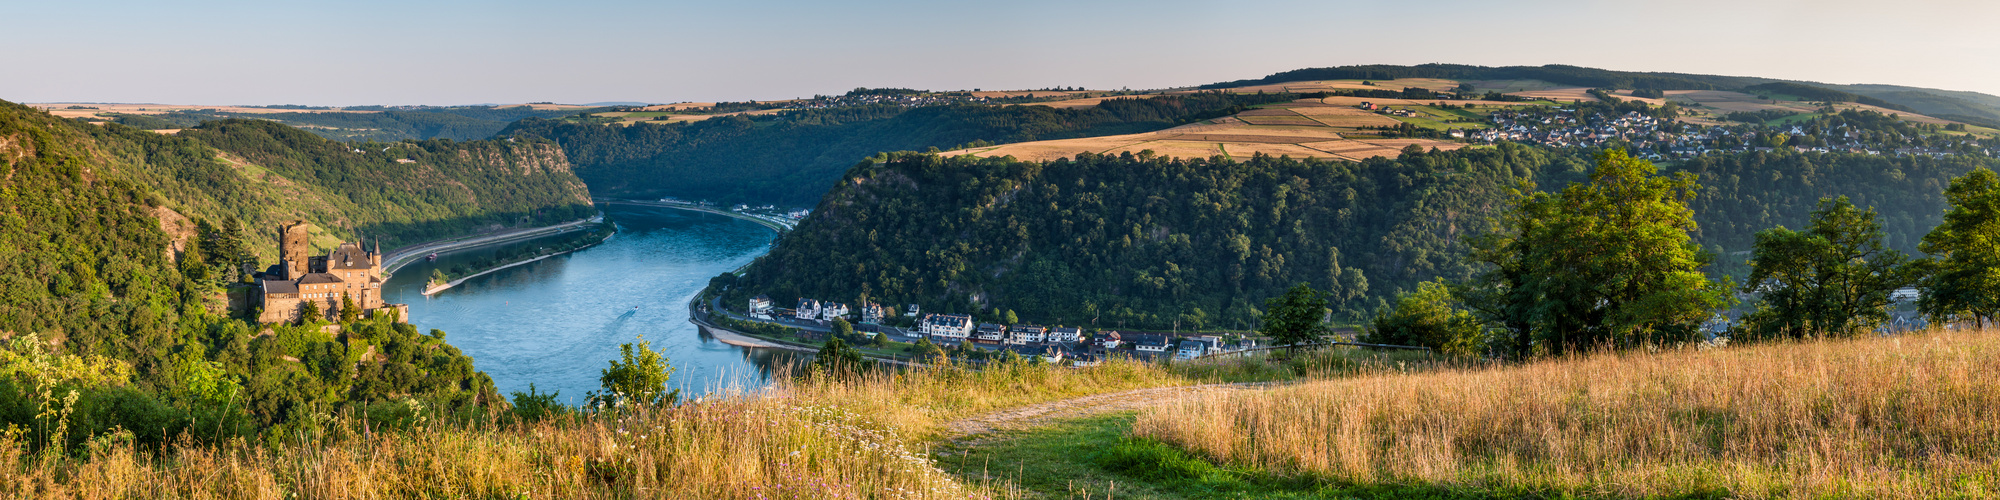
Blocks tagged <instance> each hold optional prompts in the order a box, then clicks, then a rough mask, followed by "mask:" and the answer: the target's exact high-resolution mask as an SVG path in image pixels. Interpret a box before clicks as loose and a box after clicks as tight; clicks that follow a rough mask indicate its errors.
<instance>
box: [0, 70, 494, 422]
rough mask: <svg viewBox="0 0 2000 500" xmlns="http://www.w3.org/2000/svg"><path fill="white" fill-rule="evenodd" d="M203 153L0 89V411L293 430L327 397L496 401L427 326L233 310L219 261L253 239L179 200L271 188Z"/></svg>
mask: <svg viewBox="0 0 2000 500" xmlns="http://www.w3.org/2000/svg"><path fill="white" fill-rule="evenodd" d="M307 137H310V136H307ZM314 139H317V138H314ZM214 154H215V153H214V151H212V150H209V149H207V148H206V146H204V145H202V144H201V143H200V142H197V141H194V140H192V139H188V138H171V137H158V136H157V135H156V134H152V133H150V132H137V133H136V134H135V133H133V132H132V129H128V128H123V127H120V128H116V129H103V128H100V127H98V126H96V125H88V124H82V123H79V122H76V121H72V120H65V119H58V118H54V117H51V116H49V115H47V114H45V113H42V112H40V111H35V110H31V109H29V108H26V107H22V106H18V105H14V104H12V103H0V166H4V167H5V168H6V172H7V175H5V176H0V293H4V294H5V297H6V298H5V300H0V361H5V362H4V363H0V367H5V369H6V371H5V372H0V426H8V427H11V428H17V429H24V430H26V431H27V435H26V437H27V439H28V442H30V443H33V444H34V445H36V446H37V447H41V446H46V445H53V444H57V443H67V444H66V445H64V448H69V447H74V446H76V445H77V444H78V443H79V442H81V441H82V440H83V439H85V438H87V437H89V436H94V435H102V434H105V433H106V432H109V431H112V430H113V429H123V431H122V432H125V433H128V434H126V435H127V436H129V438H130V439H134V440H137V441H138V442H140V443H142V444H148V445H157V444H160V443H162V442H163V441H165V440H167V439H170V438H177V437H178V436H181V435H182V431H187V433H188V434H187V435H188V436H189V437H193V438H195V439H201V440H210V439H216V440H219V439H227V438H231V437H235V436H255V435H256V433H257V432H258V431H259V430H260V429H264V428H270V427H272V426H279V427H283V426H294V427H290V429H292V431H288V432H278V433H272V434H268V436H290V437H292V438H306V437H310V434H309V433H311V432H318V431H319V428H318V426H317V423H316V422H317V421H316V420H315V419H317V418H325V417H326V416H327V415H332V414H335V413H338V412H345V411H355V412H362V413H369V414H371V415H379V417H370V418H371V419H372V420H374V421H375V422H376V423H377V424H378V425H388V426H392V427H393V426H406V425H409V424H410V423H411V420H410V419H411V418H412V417H413V416H414V415H415V414H416V413H415V408H417V407H424V406H427V407H430V408H434V409H441V410H445V411H448V412H449V411H471V409H472V408H474V407H475V406H477V405H479V404H491V403H495V402H497V401H499V400H498V399H497V397H498V396H497V394H495V393H494V389H493V386H492V381H491V380H490V379H489V378H487V377H486V376H485V375H484V374H480V373H477V372H475V371H473V370H472V362H471V359H470V358H467V357H465V356H463V355H461V354H460V353H459V351H458V350H457V349H454V348H452V347H451V346H448V345H445V344H444V343H443V336H444V335H443V333H442V332H435V331H433V332H432V334H431V335H421V334H419V333H418V331H417V329H416V328H415V327H413V326H411V325H408V324H391V323H390V322H389V321H388V318H380V319H374V320H363V319H350V318H343V322H344V325H343V326H344V328H342V329H340V330H338V331H339V332H341V333H340V334H339V335H337V336H336V335H335V334H334V333H332V332H333V331H336V330H331V329H328V328H322V326H325V325H321V324H305V325H275V326H273V325H261V326H260V325H255V324H253V323H250V322H247V321H245V320H242V319H238V318H236V317H232V315H230V314H229V313H228V312H227V309H226V308H225V307H223V306H224V304H225V302H226V301H225V300H224V299H223V295H224V291H225V289H226V287H228V286H229V285H230V283H231V282H232V281H234V280H233V279H231V278H232V275H233V272H231V269H232V268H233V267H234V264H235V262H236V259H238V258H239V257H240V256H241V253H240V252H241V251H242V249H244V247H245V246H266V245H267V244H268V242H267V241H265V239H264V238H262V237H260V236H251V235H245V234H243V233H240V232H237V231H231V230H228V228H225V227H219V226H218V225H216V224H213V223H210V222H209V221H208V220H197V221H190V220H188V219H187V218H185V217H183V215H182V214H184V213H199V212H203V211H210V212H208V214H209V215H211V216H236V217H237V218H243V219H247V218H250V216H252V215H255V214H251V213H240V212H235V211H234V210H237V209H239V208H242V207H243V206H242V205H240V204H238V203H242V202H244V201H245V200H251V201H254V200H258V199H264V198H258V197H257V195H255V194H253V193H263V194H266V195H270V194H272V193H269V191H270V190H271V187H270V186H269V185H268V184H266V183H258V184H254V185H247V186H246V185H245V182H244V181H243V179H242V178H240V177H231V173H232V172H234V171H233V170H232V169H231V167H218V165H216V164H214V163H212V160H209V158H211V157H212V156H213V155H214ZM296 159H298V160H299V161H301V162H306V161H308V160H309V158H303V157H300V158H296ZM318 180H319V179H317V178H299V179H296V180H289V179H288V180H284V181H283V182H282V184H286V185H293V186H301V187H304V186H309V185H311V184H310V183H315V182H317V181H318ZM155 183H158V184H157V185H158V186H159V187H160V188H159V189H155V188H154V185H155ZM274 196H278V197H283V196H284V194H283V193H277V194H275V195H274ZM197 208H198V209H197ZM251 208H255V207H251ZM340 216H341V215H339V214H329V215H328V217H340ZM357 216H358V215H357ZM252 234H256V233H252ZM71 417H74V418H71ZM58 421H64V422H66V423H64V424H63V425H54V424H53V423H54V422H58ZM274 439H275V438H274Z"/></svg>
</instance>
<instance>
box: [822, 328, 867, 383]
mask: <svg viewBox="0 0 2000 500" xmlns="http://www.w3.org/2000/svg"><path fill="white" fill-rule="evenodd" d="M865 368H867V365H865V364H863V363H862V362H861V351H858V350H855V349H854V347H853V346H850V345H847V342H846V341H843V340H840V337H834V338H831V339H827V340H826V344H824V345H821V346H820V348H819V354H818V355H816V356H813V369H814V371H816V372H820V373H825V374H829V375H834V376H848V375H853V374H856V373H860V372H861V371H862V370H863V369H865Z"/></svg>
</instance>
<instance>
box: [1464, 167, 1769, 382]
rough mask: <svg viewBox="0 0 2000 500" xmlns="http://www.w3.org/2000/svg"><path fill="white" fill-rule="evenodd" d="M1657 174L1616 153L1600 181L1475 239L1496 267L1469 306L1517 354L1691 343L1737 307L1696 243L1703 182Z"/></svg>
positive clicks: (1537, 201)
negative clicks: (1693, 206)
mask: <svg viewBox="0 0 2000 500" xmlns="http://www.w3.org/2000/svg"><path fill="white" fill-rule="evenodd" d="M1657 172H1658V170H1657V168H1655V167H1654V166H1653V164H1651V163H1648V162H1646V161H1643V160H1639V159H1635V158H1632V157H1631V156H1629V155H1627V154H1625V152H1624V151H1622V150H1611V151H1607V152H1604V153H1602V154H1600V155H1599V156H1598V161H1597V169H1596V170H1595V171H1593V172H1591V174H1590V182H1588V183H1578V184H1572V185H1570V186H1569V187H1566V188H1564V189H1563V190H1562V191H1559V192H1554V193H1548V192H1539V193H1534V194H1529V195H1525V196H1522V197H1520V198H1519V199H1518V201H1516V202H1515V206H1514V207H1513V208H1512V209H1511V210H1509V212H1508V213H1506V214H1505V215H1503V216H1502V218H1501V221H1500V222H1501V226H1502V229H1501V230H1500V231H1498V232H1495V233H1491V234H1488V235H1485V236H1482V237H1480V238H1478V239H1476V240H1475V241H1474V244H1473V247H1474V251H1473V254H1472V256H1471V258H1472V260H1474V261H1476V262H1481V263H1485V264H1487V265H1488V270H1487V271H1485V272H1483V273H1481V274H1480V275H1479V276H1478V278H1477V280H1476V281H1475V282H1474V284H1473V290H1470V291H1468V293H1467V294H1466V297H1465V298H1466V299H1467V301H1468V302H1469V303H1470V305H1471V306H1472V308H1473V309H1474V310H1476V311H1479V312H1480V314H1481V315H1483V316H1485V317H1486V319H1488V320H1489V321H1492V322H1493V323H1496V324H1497V325H1498V326H1499V327H1500V328H1501V329H1503V330H1504V331H1506V332H1507V334H1508V336H1507V338H1506V340H1505V342H1506V343H1507V344H1508V347H1509V348H1510V350H1511V351H1513V352H1514V353H1515V354H1516V355H1520V356H1526V355H1530V354H1534V353H1537V352H1540V353H1560V352H1567V351H1574V350H1579V349H1587V348H1592V347H1597V346H1612V347H1631V346H1637V345H1644V344H1653V343H1663V342H1675V341H1685V340H1689V339H1692V338H1693V337H1694V335H1695V333H1696V332H1697V330H1698V327H1699V325H1700V324H1701V322H1702V320H1704V319H1706V318H1707V317H1708V316H1709V315H1710V314H1711V313H1712V312H1713V311H1714V310H1715V309H1717V308H1719V307H1722V306H1723V305H1724V304H1726V302H1727V301H1728V300H1730V296H1729V294H1728V286H1727V285H1725V284H1722V283H1716V282H1712V281H1710V280H1709V279H1708V277H1707V276H1706V275H1705V274H1703V273H1702V272H1701V268H1702V266H1703V265H1705V264H1706V263H1707V260H1708V259H1709V256H1708V255H1707V254H1706V253H1704V252H1702V251H1701V250H1700V247H1698V246H1696V245H1694V244H1693V243H1692V242H1691V241H1690V238H1689V235H1688V234H1689V233H1690V232H1692V231H1694V229H1695V222H1694V217H1693V213H1692V212H1691V211H1689V210H1688V208H1687V201H1688V200H1689V199H1692V198H1693V197H1694V195H1695V192H1696V189H1697V187H1698V186H1697V185H1696V184H1695V175H1694V174H1692V173H1685V172H1683V173H1680V174H1677V175H1674V176H1657V175H1654V174H1655V173H1657Z"/></svg>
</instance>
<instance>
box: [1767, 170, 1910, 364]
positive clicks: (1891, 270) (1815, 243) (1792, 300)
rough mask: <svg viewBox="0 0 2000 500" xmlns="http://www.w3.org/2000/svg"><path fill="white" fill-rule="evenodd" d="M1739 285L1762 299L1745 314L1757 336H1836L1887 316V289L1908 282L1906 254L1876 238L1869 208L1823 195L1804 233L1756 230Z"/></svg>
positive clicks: (1878, 226)
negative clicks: (1746, 274) (1746, 273)
mask: <svg viewBox="0 0 2000 500" xmlns="http://www.w3.org/2000/svg"><path fill="white" fill-rule="evenodd" d="M1751 255H1752V257H1751V272H1750V279H1749V280H1747V281H1746V283H1745V284H1744V291H1746V292H1759V293H1761V295H1762V298H1763V301H1762V302H1760V303H1759V305H1758V310H1757V312H1756V313H1753V314H1751V315H1750V317H1749V318H1747V320H1748V323H1749V324H1750V326H1751V332H1752V334H1753V335H1757V336H1769V337H1786V338H1801V337H1810V336H1827V335H1842V334H1849V333H1853V332H1856V331H1859V330H1861V329H1864V328H1868V327H1871V326H1874V325H1876V324H1880V323H1881V322H1882V321H1884V320H1887V319H1888V312H1887V307H1888V306H1889V303H1890V301H1889V296H1890V294H1891V293H1892V292H1894V291H1895V290H1896V289H1897V288H1899V287H1902V286H1904V285H1908V284H1910V283H1911V282H1913V281H1914V276H1912V274H1911V270H1910V269H1911V267H1910V266H1909V258H1908V257H1906V256H1904V255H1903V253H1902V252H1898V251H1895V250H1891V249H1889V248H1888V247H1887V246H1885V245H1883V243H1882V223H1881V222H1880V221H1878V220H1877V219H1876V217H1875V211H1874V210H1873V209H1870V210H1861V209H1859V208H1856V207H1855V206H1854V204H1853V203H1850V202H1848V201H1847V197H1845V196H1842V197H1840V198H1838V199H1832V200H1829V199H1824V198H1822V199H1821V200H1820V203H1819V209H1818V210H1815V211H1813V215H1812V226H1811V227H1810V228H1808V229H1807V230H1806V231H1804V232H1799V231H1793V230H1790V229H1786V228H1784V227H1782V226H1781V227H1775V228H1771V229H1767V230H1764V231H1762V232H1759V233H1757V243H1756V246H1755V249H1754V250H1752V253H1751Z"/></svg>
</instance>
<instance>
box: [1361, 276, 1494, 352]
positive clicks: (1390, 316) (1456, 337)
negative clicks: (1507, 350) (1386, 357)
mask: <svg viewBox="0 0 2000 500" xmlns="http://www.w3.org/2000/svg"><path fill="white" fill-rule="evenodd" d="M1454 302H1455V299H1454V298H1453V297H1452V294H1451V289H1450V288H1449V287H1446V286H1445V284H1444V282H1442V281H1425V282H1422V283H1418V284H1417V291H1415V292H1410V293H1405V294H1402V295H1399V296H1397V297H1396V304H1395V307H1393V308H1386V309H1384V310H1382V311H1378V312H1376V313H1375V320H1374V321H1373V322H1371V323H1370V324H1369V326H1368V328H1367V333H1366V334H1365V335H1363V336H1362V341H1363V342H1368V343H1372V344H1392V345H1413V346H1422V347H1429V348H1431V349H1432V350H1435V351H1438V352H1443V353H1447V354H1451V355H1455V356H1476V355H1478V354H1479V352H1480V350H1481V348H1482V347H1483V345H1482V344H1483V343H1484V342H1483V341H1484V333H1485V328H1484V327H1483V326H1481V325H1480V323H1479V319H1478V318H1475V317H1473V316H1472V313H1471V312H1468V311H1465V310H1462V309H1457V308H1454V307H1453V303H1454Z"/></svg>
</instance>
